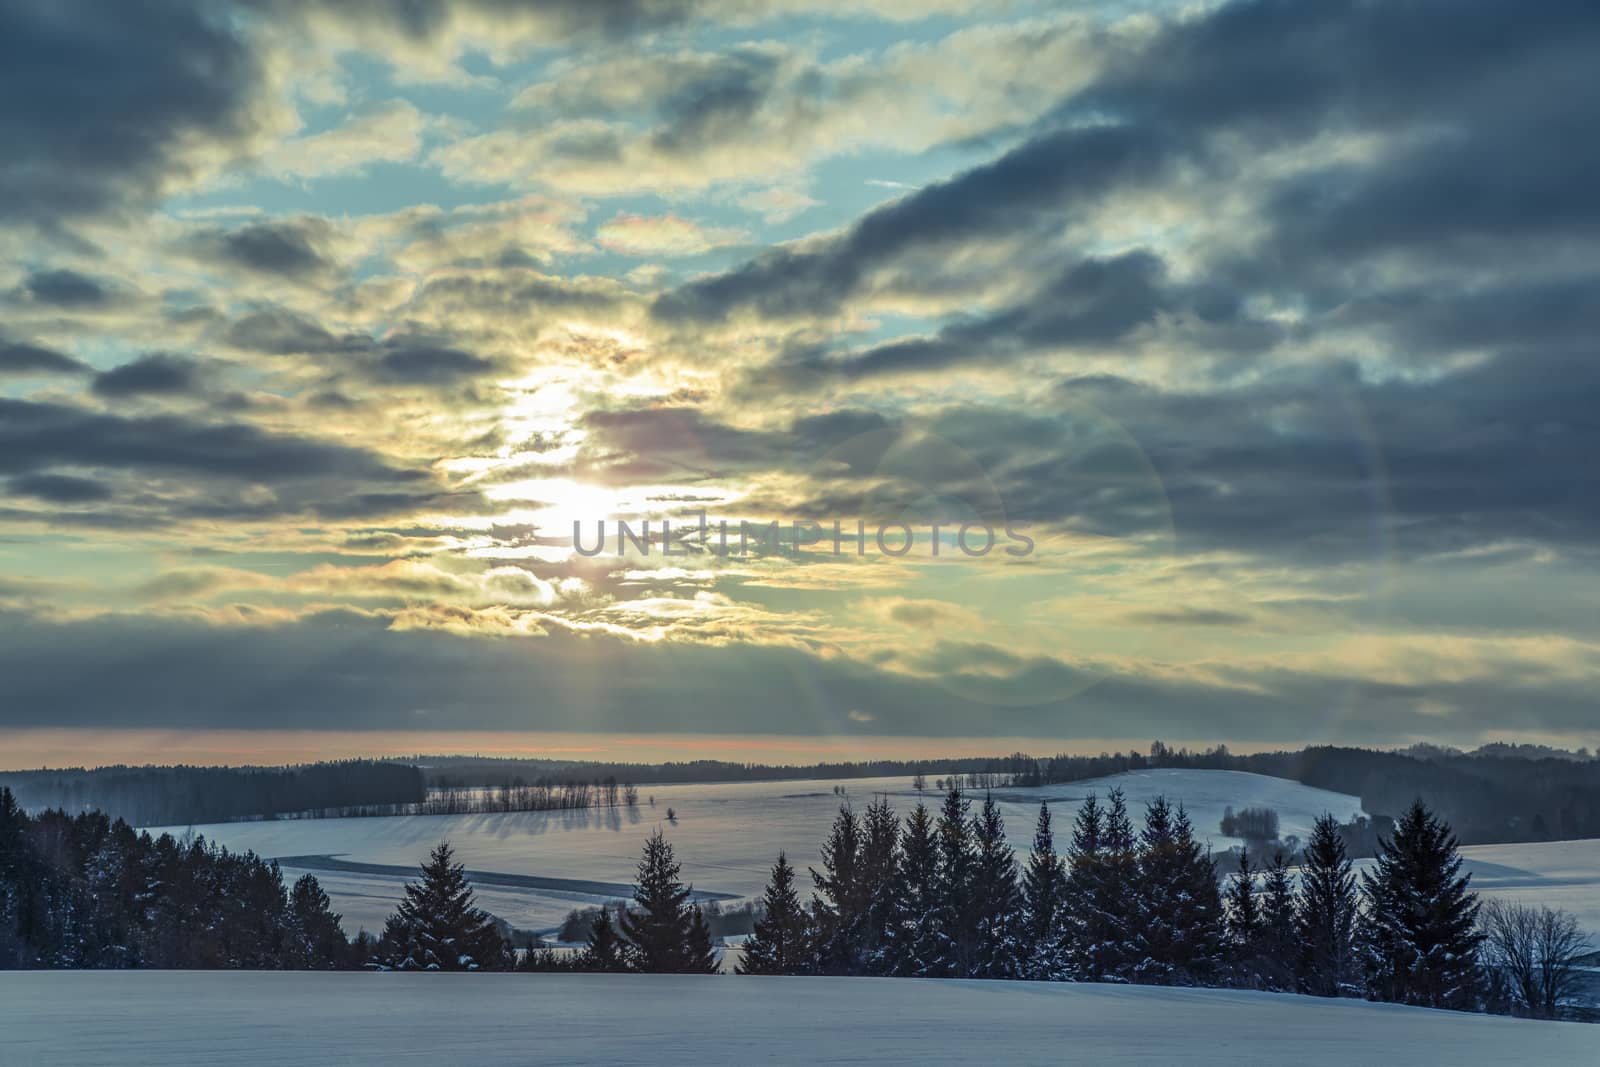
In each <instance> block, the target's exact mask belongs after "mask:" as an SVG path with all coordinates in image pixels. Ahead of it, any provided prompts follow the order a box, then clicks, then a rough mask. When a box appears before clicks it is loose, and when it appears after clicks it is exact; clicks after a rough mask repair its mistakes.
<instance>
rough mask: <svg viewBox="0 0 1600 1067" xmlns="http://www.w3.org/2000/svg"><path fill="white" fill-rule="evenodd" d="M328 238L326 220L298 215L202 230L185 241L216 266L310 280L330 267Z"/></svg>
mask: <svg viewBox="0 0 1600 1067" xmlns="http://www.w3.org/2000/svg"><path fill="white" fill-rule="evenodd" d="M332 239H333V227H332V226H331V225H330V224H329V223H328V222H327V221H325V220H323V219H320V218H316V217H312V216H299V217H296V218H284V219H274V220H272V221H269V222H255V223H250V224H247V225H245V226H240V227H238V228H236V229H233V230H221V229H212V230H207V231H203V232H201V233H197V234H195V235H194V236H193V237H191V238H189V239H188V240H187V242H186V245H187V247H188V248H189V250H190V251H191V252H192V253H193V254H194V255H195V256H197V257H199V258H201V259H203V260H206V261H209V262H213V263H216V264H218V265H220V266H225V267H233V268H237V269H241V270H244V271H246V272H249V273H252V274H260V275H270V276H276V277H280V278H285V279H288V280H290V281H298V282H310V281H312V280H314V279H316V278H318V277H323V276H327V275H328V274H330V273H331V272H332V271H333V270H334V268H335V261H334V259H333V255H332V252H331V250H330V248H329V245H330V244H331V243H332Z"/></svg>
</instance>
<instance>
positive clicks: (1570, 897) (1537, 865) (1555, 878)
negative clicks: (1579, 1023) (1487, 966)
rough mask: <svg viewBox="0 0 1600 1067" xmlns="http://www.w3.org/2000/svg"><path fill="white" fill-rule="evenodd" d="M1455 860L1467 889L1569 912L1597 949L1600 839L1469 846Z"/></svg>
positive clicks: (1599, 901)
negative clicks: (1468, 879)
mask: <svg viewBox="0 0 1600 1067" xmlns="http://www.w3.org/2000/svg"><path fill="white" fill-rule="evenodd" d="M1461 854H1462V856H1463V857H1465V859H1466V862H1465V863H1464V864H1463V865H1462V870H1464V871H1470V872H1472V888H1473V889H1475V890H1477V891H1478V892H1480V893H1482V894H1483V895H1484V896H1486V897H1500V898H1502V899H1505V900H1512V901H1517V902H1519V903H1524V904H1532V905H1535V906H1545V907H1551V908H1562V909H1564V910H1566V911H1569V912H1571V913H1572V914H1573V915H1574V916H1576V917H1577V920H1578V923H1579V925H1581V926H1582V927H1583V928H1584V929H1585V930H1587V931H1589V933H1590V934H1592V935H1594V936H1595V939H1596V942H1597V945H1600V839H1590V840H1587V841H1540V842H1537V843H1533V844H1523V845H1470V846H1468V847H1466V848H1463V849H1462V850H1461ZM1596 1059H1597V1060H1600V1055H1597V1056H1596Z"/></svg>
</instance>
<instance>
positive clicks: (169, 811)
mask: <svg viewBox="0 0 1600 1067" xmlns="http://www.w3.org/2000/svg"><path fill="white" fill-rule="evenodd" d="M0 785H4V786H6V787H8V788H9V789H10V790H11V792H12V793H13V794H14V795H15V797H16V800H17V803H18V804H20V805H21V806H22V807H23V808H25V809H27V810H29V811H44V810H46V809H50V808H59V809H61V810H63V811H69V812H83V811H100V812H104V813H105V814H107V815H109V816H111V817H112V818H119V819H124V820H126V821H127V822H128V823H129V824H131V825H133V826H184V825H196V824H199V823H212V822H230V821H233V820H237V819H247V818H270V817H276V816H284V815H296V814H318V815H320V814H324V813H330V814H331V813H335V812H344V811H347V810H350V809H354V808H359V807H363V806H372V807H376V806H393V805H402V804H416V803H420V802H422V801H424V800H426V799H427V795H428V794H427V783H426V779H425V776H424V774H423V772H422V771H421V770H420V769H419V768H417V767H414V766H410V765H408V764H404V763H391V762H384V761H375V760H343V761H339V762H333V763H313V764H306V765H303V766H297V767H184V766H178V767H99V768H96V769H94V770H84V769H83V768H72V769H67V770H41V771H7V772H0Z"/></svg>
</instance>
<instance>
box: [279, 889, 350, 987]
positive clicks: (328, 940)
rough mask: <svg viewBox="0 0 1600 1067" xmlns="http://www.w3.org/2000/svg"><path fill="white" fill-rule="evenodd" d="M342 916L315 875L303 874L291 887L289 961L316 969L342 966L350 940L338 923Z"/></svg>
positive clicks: (348, 950)
mask: <svg viewBox="0 0 1600 1067" xmlns="http://www.w3.org/2000/svg"><path fill="white" fill-rule="evenodd" d="M340 918H341V916H340V915H339V914H338V913H337V912H335V911H334V910H333V906H332V902H331V901H329V900H328V894H327V893H326V892H325V891H324V890H323V888H322V885H321V883H319V882H318V881H317V879H316V878H315V877H314V876H313V875H309V874H306V875H302V876H301V877H300V879H299V881H297V882H295V884H294V888H293V889H291V890H290V891H289V922H290V931H289V935H290V936H289V944H288V947H287V952H286V955H287V961H286V962H287V963H288V965H289V966H291V967H300V968H305V969H307V970H316V971H327V970H333V969H335V968H337V967H340V966H342V965H343V963H344V961H345V958H346V957H347V955H348V954H349V952H350V942H349V939H348V938H346V937H345V935H344V931H343V930H342V929H341V928H340V926H339V920H340Z"/></svg>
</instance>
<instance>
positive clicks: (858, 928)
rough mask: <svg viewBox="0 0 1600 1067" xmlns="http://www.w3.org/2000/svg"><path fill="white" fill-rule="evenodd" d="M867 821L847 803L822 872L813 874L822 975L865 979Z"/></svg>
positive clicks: (817, 961) (815, 946)
mask: <svg viewBox="0 0 1600 1067" xmlns="http://www.w3.org/2000/svg"><path fill="white" fill-rule="evenodd" d="M861 859H862V856H861V821H860V820H859V819H857V818H856V814H855V812H854V811H852V810H851V808H850V805H848V804H846V805H844V806H842V807H841V808H840V809H839V814H838V815H837V816H835V817H834V820H833V828H832V830H830V831H829V833H828V839H827V841H826V842H824V843H823V846H822V870H821V871H818V870H817V869H816V868H814V867H813V868H812V869H811V880H812V882H813V883H814V884H815V886H816V896H814V897H813V898H812V901H811V925H812V929H813V931H814V933H813V939H812V952H813V959H812V966H813V968H814V969H815V970H816V971H817V973H819V974H859V973H861V969H862V966H863V963H864V961H863V959H862V957H861V943H862V940H863V934H864V927H865V924H866V911H867V900H866V894H865V892H864V891H863V890H864V883H863V880H862V877H861V869H860V868H861Z"/></svg>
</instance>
